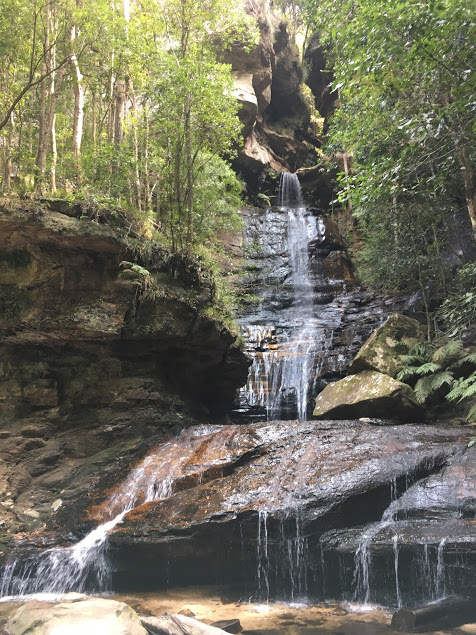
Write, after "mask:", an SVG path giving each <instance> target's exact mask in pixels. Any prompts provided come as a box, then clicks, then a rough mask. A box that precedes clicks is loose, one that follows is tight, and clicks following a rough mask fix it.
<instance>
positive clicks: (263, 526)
mask: <svg viewBox="0 0 476 635" xmlns="http://www.w3.org/2000/svg"><path fill="white" fill-rule="evenodd" d="M257 552H258V553H257V556H258V558H257V559H258V570H257V578H258V597H259V599H260V600H261V601H263V600H265V602H266V604H268V602H269V558H268V512H267V511H260V512H259V513H258V543H257Z"/></svg>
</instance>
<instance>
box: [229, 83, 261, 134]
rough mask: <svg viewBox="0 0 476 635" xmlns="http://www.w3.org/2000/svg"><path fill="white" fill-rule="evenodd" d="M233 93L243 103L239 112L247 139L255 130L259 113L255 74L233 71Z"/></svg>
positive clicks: (243, 132)
mask: <svg viewBox="0 0 476 635" xmlns="http://www.w3.org/2000/svg"><path fill="white" fill-rule="evenodd" d="M233 83H234V90H233V95H234V96H235V97H236V99H237V100H238V102H239V104H240V105H241V108H240V111H239V113H238V115H239V117H240V121H241V124H242V126H243V128H242V130H241V132H242V135H243V137H244V139H246V138H247V137H248V136H249V135H250V134H251V131H252V130H253V127H254V125H255V123H256V116H257V114H258V100H257V98H256V93H255V91H254V88H253V74H252V73H242V72H238V71H235V72H234V73H233Z"/></svg>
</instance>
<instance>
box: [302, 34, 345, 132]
mask: <svg viewBox="0 0 476 635" xmlns="http://www.w3.org/2000/svg"><path fill="white" fill-rule="evenodd" d="M304 60H305V61H306V63H307V66H308V69H309V72H308V75H307V78H306V84H307V85H308V86H309V88H310V89H311V90H312V93H313V95H314V99H315V106H316V109H317V110H318V111H319V113H320V115H321V116H322V117H324V119H325V120H326V121H327V120H328V118H329V117H330V116H331V115H332V113H333V112H334V110H335V108H336V105H337V99H338V95H337V92H336V91H332V90H331V88H330V84H331V83H332V80H333V79H334V76H333V73H332V70H331V69H330V68H329V67H328V63H327V57H326V52H325V50H324V48H323V47H322V45H321V43H320V42H319V36H318V35H317V34H314V35H313V36H312V37H311V38H310V40H309V44H308V46H307V48H306V50H305V52H304Z"/></svg>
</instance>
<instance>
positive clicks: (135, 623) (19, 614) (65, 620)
mask: <svg viewBox="0 0 476 635" xmlns="http://www.w3.org/2000/svg"><path fill="white" fill-rule="evenodd" d="M65 599H66V600H67V596H66V598H65ZM76 599H78V600H79V601H76ZM5 630H6V632H7V634H8V635H24V633H28V634H29V635H53V634H54V633H57V634H58V635H59V634H60V633H67V634H68V635H84V634H85V633H91V634H93V633H101V635H124V634H125V633H127V635H147V631H146V629H145V628H144V627H143V626H142V625H141V623H140V619H139V616H138V615H137V613H136V612H135V611H134V610H133V609H132V608H131V607H130V606H128V605H127V604H124V602H116V601H114V600H104V599H100V598H88V599H84V600H83V599H80V598H76V597H75V598H73V601H64V602H59V603H58V604H53V603H50V602H38V601H36V600H33V601H32V602H27V603H26V604H24V605H23V606H22V607H20V608H19V609H18V610H17V611H15V613H13V615H11V616H10V618H9V619H8V622H7V625H6V627H5Z"/></svg>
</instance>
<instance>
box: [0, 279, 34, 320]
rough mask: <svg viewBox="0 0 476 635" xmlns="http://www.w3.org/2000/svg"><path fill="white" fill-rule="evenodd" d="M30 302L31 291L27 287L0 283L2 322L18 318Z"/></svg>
mask: <svg viewBox="0 0 476 635" xmlns="http://www.w3.org/2000/svg"><path fill="white" fill-rule="evenodd" d="M30 302H31V293H30V292H29V291H28V290H27V289H22V288H18V287H16V286H13V285H0V314H1V315H2V320H3V322H13V321H15V320H18V319H20V317H21V315H22V313H23V312H24V311H25V310H26V309H28V307H29V305H30Z"/></svg>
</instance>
